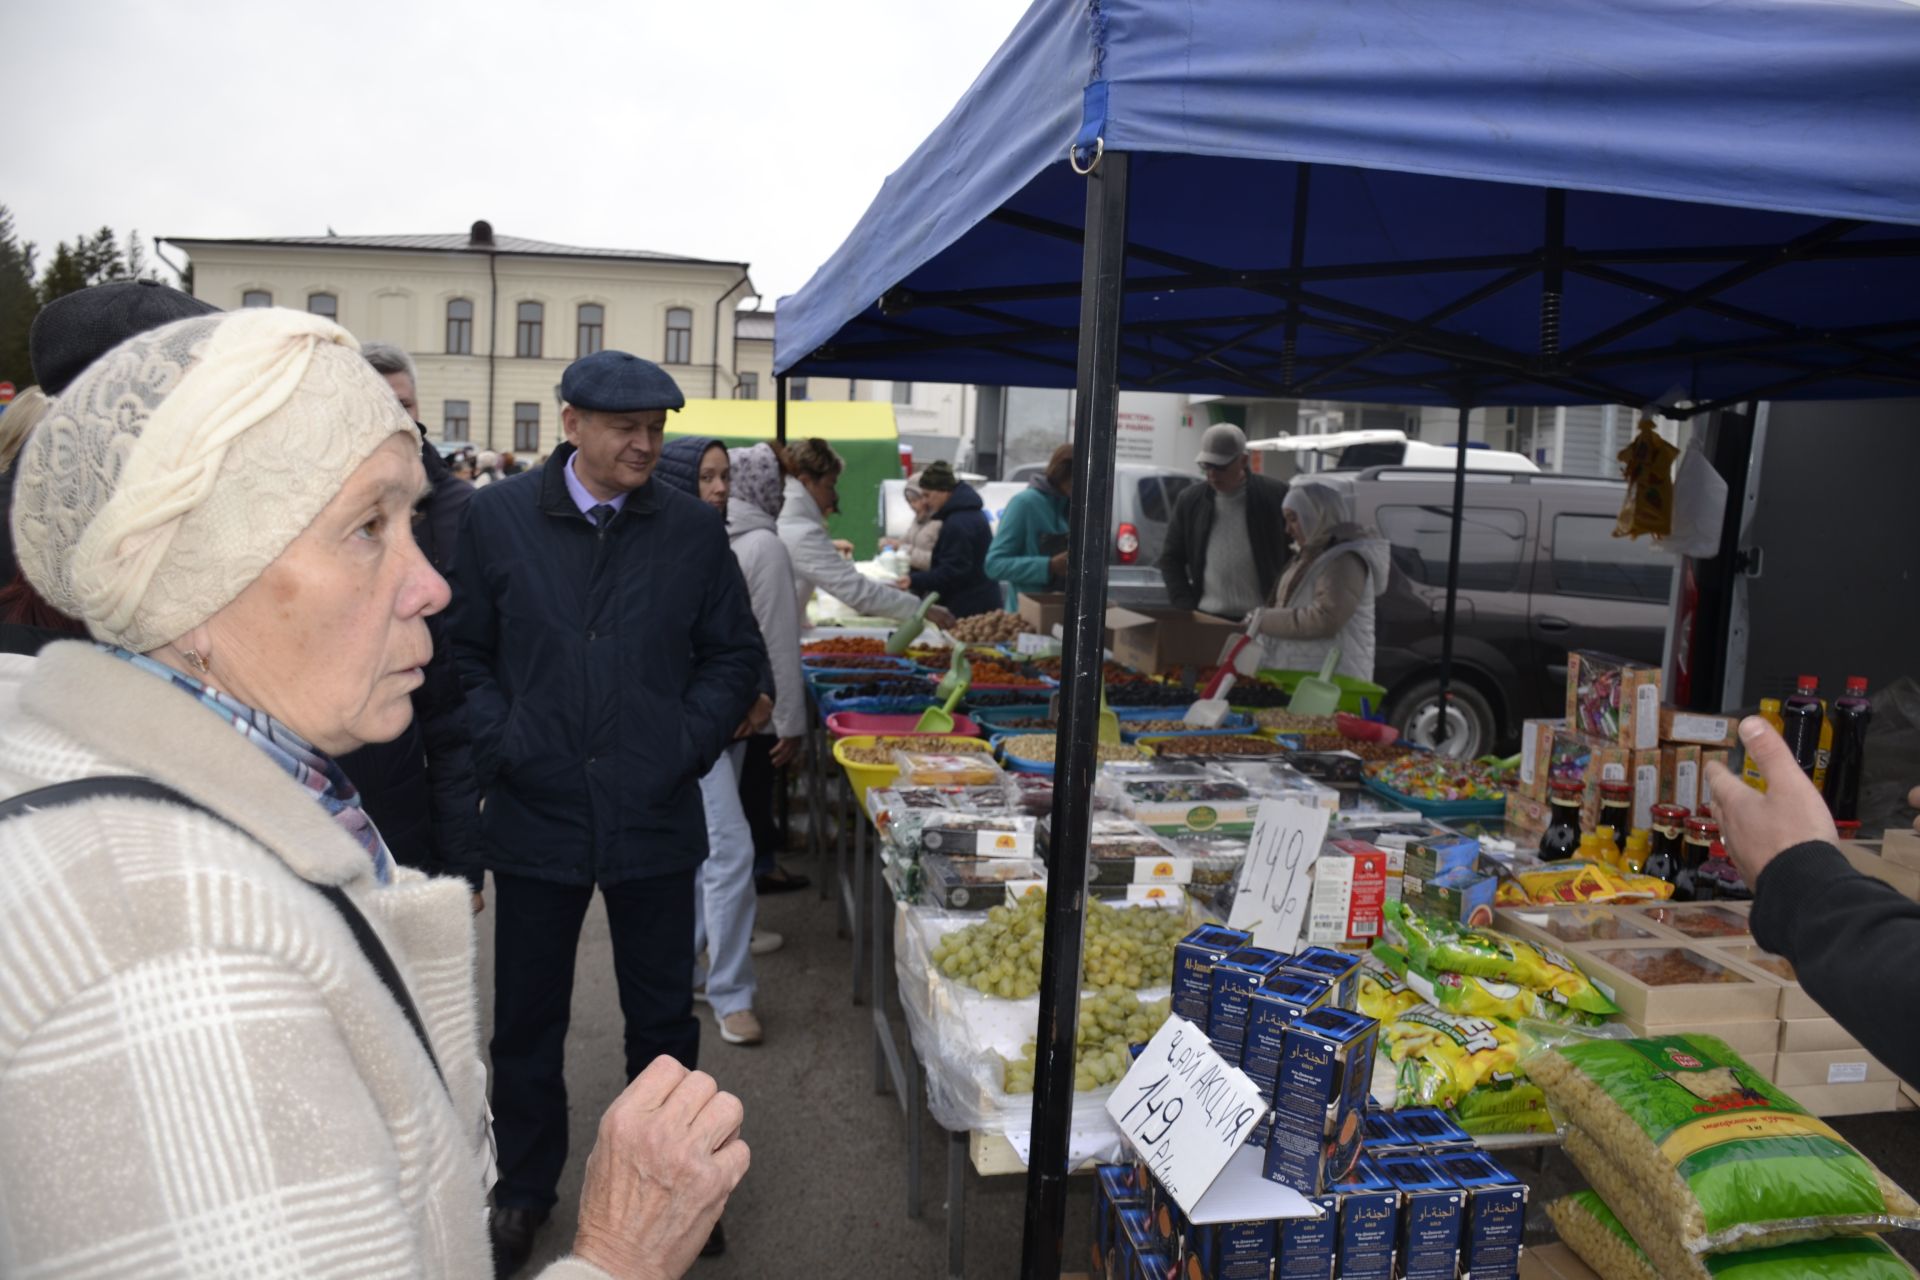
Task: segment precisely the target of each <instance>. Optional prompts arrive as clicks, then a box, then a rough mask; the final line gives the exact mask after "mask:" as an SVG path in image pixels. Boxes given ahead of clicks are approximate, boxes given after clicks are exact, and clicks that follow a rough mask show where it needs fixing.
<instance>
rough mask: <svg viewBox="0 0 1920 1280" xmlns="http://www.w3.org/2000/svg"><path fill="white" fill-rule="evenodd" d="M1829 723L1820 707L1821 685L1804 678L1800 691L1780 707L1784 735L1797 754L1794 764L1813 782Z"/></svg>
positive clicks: (1813, 680) (1816, 681) (1794, 757)
mask: <svg viewBox="0 0 1920 1280" xmlns="http://www.w3.org/2000/svg"><path fill="white" fill-rule="evenodd" d="M1826 719H1827V713H1826V711H1825V709H1824V708H1823V707H1822V706H1821V705H1820V681H1819V680H1818V679H1816V678H1815V677H1813V676H1801V677H1800V684H1799V691H1798V692H1796V693H1795V694H1794V695H1793V696H1792V697H1791V698H1788V699H1787V700H1786V701H1785V702H1783V703H1781V704H1780V724H1781V729H1780V733H1781V736H1782V737H1784V738H1786V740H1787V749H1788V750H1789V751H1791V752H1793V761H1794V763H1795V764H1797V765H1799V766H1800V771H1801V772H1802V773H1804V774H1806V775H1807V776H1808V777H1809V778H1811V777H1812V776H1813V771H1814V770H1815V769H1816V768H1818V767H1819V764H1820V728H1821V726H1822V725H1824V724H1825V723H1826Z"/></svg>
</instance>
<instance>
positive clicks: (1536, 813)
mask: <svg viewBox="0 0 1920 1280" xmlns="http://www.w3.org/2000/svg"><path fill="white" fill-rule="evenodd" d="M1552 816H1553V811H1552V807H1551V806H1550V805H1548V804H1547V802H1546V801H1545V800H1536V799H1534V798H1533V797H1532V796H1529V795H1522V794H1521V793H1520V792H1518V791H1509V792H1507V813H1506V817H1507V827H1508V829H1509V832H1510V834H1512V835H1514V836H1516V837H1532V838H1533V839H1535V840H1538V839H1539V838H1540V837H1541V836H1543V835H1545V834H1546V831H1547V822H1548V820H1549V819H1550V818H1552Z"/></svg>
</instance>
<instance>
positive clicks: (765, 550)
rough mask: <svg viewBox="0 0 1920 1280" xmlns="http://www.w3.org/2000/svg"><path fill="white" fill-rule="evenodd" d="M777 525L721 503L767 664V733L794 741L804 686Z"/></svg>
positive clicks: (786, 558) (788, 561) (802, 723)
mask: <svg viewBox="0 0 1920 1280" xmlns="http://www.w3.org/2000/svg"><path fill="white" fill-rule="evenodd" d="M777 525H778V522H777V521H775V520H774V518H773V517H772V516H770V515H768V514H767V513H766V512H765V511H762V510H761V509H760V508H759V507H756V506H754V505H753V504H752V503H751V502H745V501H742V500H741V499H739V498H735V499H733V500H732V501H730V502H728V503H727V536H728V537H729V538H730V539H732V542H733V558H734V559H735V560H738V561H739V562H740V573H741V574H742V576H744V577H745V578H746V580H747V594H748V595H749V596H751V597H752V598H753V617H754V621H756V622H758V623H759V624H760V639H761V640H763V641H765V642H766V646H767V658H768V659H769V660H770V661H771V662H772V663H773V732H774V734H775V735H776V736H778V737H782V738H797V737H799V736H800V735H801V734H803V733H805V732H806V731H807V684H806V678H805V676H804V675H803V674H802V673H801V670H800V610H799V609H798V608H796V607H795V604H794V598H793V557H792V556H791V555H789V554H788V553H787V547H786V544H785V543H783V542H781V541H780V534H779V532H778V527H777Z"/></svg>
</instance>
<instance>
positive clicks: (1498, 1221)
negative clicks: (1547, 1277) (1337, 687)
mask: <svg viewBox="0 0 1920 1280" xmlns="http://www.w3.org/2000/svg"><path fill="white" fill-rule="evenodd" d="M1432 1159H1433V1163H1434V1164H1436V1165H1438V1166H1439V1168H1440V1171H1441V1172H1442V1173H1444V1174H1446V1175H1447V1176H1448V1177H1449V1178H1452V1179H1453V1180H1454V1182H1455V1183H1457V1184H1458V1185H1459V1187H1460V1189H1461V1190H1462V1191H1464V1192H1465V1193H1466V1196H1467V1214H1466V1230H1465V1231H1464V1232H1463V1233H1462V1236H1461V1253H1462V1257H1461V1259H1460V1261H1461V1263H1462V1264H1463V1266H1464V1268H1465V1270H1466V1271H1467V1272H1468V1273H1469V1274H1470V1275H1472V1276H1473V1280H1518V1277H1519V1275H1520V1245H1521V1241H1522V1239H1523V1238H1524V1237H1525V1236H1526V1232H1527V1184H1526V1183H1524V1182H1522V1181H1520V1179H1518V1178H1516V1177H1514V1176H1513V1175H1512V1174H1511V1173H1508V1172H1507V1171H1506V1170H1505V1169H1503V1168H1501V1167H1500V1166H1499V1165H1498V1164H1497V1163H1495V1162H1494V1160H1493V1159H1492V1158H1491V1157H1490V1156H1488V1155H1487V1153H1486V1152H1484V1151H1466V1150H1455V1151H1447V1152H1445V1153H1443V1154H1440V1155H1436V1156H1434V1157H1432Z"/></svg>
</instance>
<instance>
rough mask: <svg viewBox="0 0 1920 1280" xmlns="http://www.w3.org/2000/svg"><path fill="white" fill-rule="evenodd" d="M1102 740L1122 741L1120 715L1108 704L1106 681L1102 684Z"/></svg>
mask: <svg viewBox="0 0 1920 1280" xmlns="http://www.w3.org/2000/svg"><path fill="white" fill-rule="evenodd" d="M1100 741H1102V742H1114V743H1117V742H1119V741H1120V717H1119V716H1117V715H1115V714H1114V711H1113V708H1112V707H1110V706H1108V705H1107V686H1106V685H1105V684H1104V683H1103V684H1102V685H1101V686H1100Z"/></svg>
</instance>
